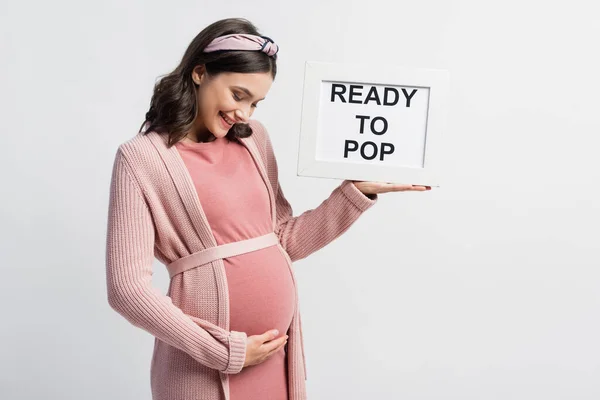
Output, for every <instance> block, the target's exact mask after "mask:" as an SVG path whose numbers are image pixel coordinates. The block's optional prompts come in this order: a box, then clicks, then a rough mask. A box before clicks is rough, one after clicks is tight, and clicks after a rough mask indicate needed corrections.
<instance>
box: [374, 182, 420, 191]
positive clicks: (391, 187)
mask: <svg viewBox="0 0 600 400" xmlns="http://www.w3.org/2000/svg"><path fill="white" fill-rule="evenodd" d="M384 190H386V191H389V192H424V191H426V190H431V186H423V185H405V184H393V183H388V184H386V187H385V189H384Z"/></svg>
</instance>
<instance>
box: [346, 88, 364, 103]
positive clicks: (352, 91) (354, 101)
mask: <svg viewBox="0 0 600 400" xmlns="http://www.w3.org/2000/svg"><path fill="white" fill-rule="evenodd" d="M362 88H363V87H362V85H350V99H349V100H348V102H349V103H354V104H360V100H354V96H359V97H360V96H362V93H361V92H355V91H354V90H355V89H362Z"/></svg>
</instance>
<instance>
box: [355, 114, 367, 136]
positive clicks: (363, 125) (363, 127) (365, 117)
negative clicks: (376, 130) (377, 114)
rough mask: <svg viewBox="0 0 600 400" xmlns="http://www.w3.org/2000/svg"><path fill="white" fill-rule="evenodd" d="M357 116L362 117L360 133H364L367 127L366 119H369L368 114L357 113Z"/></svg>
mask: <svg viewBox="0 0 600 400" xmlns="http://www.w3.org/2000/svg"><path fill="white" fill-rule="evenodd" d="M356 118H358V119H360V133H364V129H365V119H369V118H371V117H369V116H368V115H357V116H356Z"/></svg>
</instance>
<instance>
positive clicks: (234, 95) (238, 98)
mask: <svg viewBox="0 0 600 400" xmlns="http://www.w3.org/2000/svg"><path fill="white" fill-rule="evenodd" d="M233 98H234V99H235V100H236V101H240V100H241V99H240V97H239V96H238V95H237V94H235V93H234V94H233Z"/></svg>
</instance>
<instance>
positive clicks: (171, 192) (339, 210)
mask: <svg viewBox="0 0 600 400" xmlns="http://www.w3.org/2000/svg"><path fill="white" fill-rule="evenodd" d="M250 126H251V128H252V130H253V134H252V135H251V136H250V137H248V138H245V139H242V140H241V141H242V143H243V145H244V146H246V148H247V149H248V151H249V152H250V154H251V155H252V157H253V159H254V161H255V163H256V165H257V167H258V169H259V172H260V174H261V176H262V178H263V180H264V181H265V184H266V187H267V190H268V192H269V199H270V206H271V214H272V221H273V231H274V232H275V233H276V234H277V236H278V237H279V242H280V243H279V244H278V246H280V247H281V249H282V250H284V254H286V255H287V256H288V262H289V263H290V266H291V263H292V262H293V261H295V260H300V259H302V258H305V257H307V256H308V255H310V254H312V253H314V252H315V251H317V250H319V249H320V248H322V247H323V246H325V245H327V244H328V243H330V242H332V241H333V240H335V239H336V238H337V237H339V236H340V235H341V234H342V233H344V232H345V231H346V230H347V229H348V228H349V227H350V226H351V225H352V224H353V223H354V221H356V219H357V218H358V217H359V216H360V215H361V214H362V213H363V212H364V211H366V210H367V209H368V208H369V207H371V206H372V205H373V204H374V203H375V202H376V201H377V196H375V197H374V199H370V198H368V197H367V196H365V195H364V194H363V193H361V192H360V191H359V190H358V189H357V188H356V187H355V186H354V184H353V183H352V182H350V181H348V180H345V181H343V182H342V183H341V184H340V185H339V186H338V187H336V188H335V189H334V190H333V192H332V193H331V195H330V196H329V198H327V199H326V200H324V201H323V202H322V203H321V204H320V205H319V206H318V207H317V208H315V209H313V210H308V211H306V212H304V213H303V214H301V215H299V216H293V214H292V208H291V206H290V204H289V203H288V201H287V200H286V198H285V197H284V195H283V192H282V189H281V186H280V184H279V180H278V177H277V161H276V159H275V155H274V154H273V149H272V145H271V141H270V139H269V135H268V133H267V131H266V129H265V128H264V126H263V125H262V124H261V123H259V122H258V121H256V120H252V121H251V122H250ZM206 190H210V188H207V189H206ZM214 246H216V242H215V238H214V236H213V235H212V231H211V229H210V226H209V225H208V223H207V220H206V217H205V215H204V213H203V211H202V207H201V205H200V202H199V200H198V196H197V193H196V189H195V187H194V184H193V182H192V180H191V177H190V175H189V173H188V171H187V169H186V166H185V164H184V163H183V160H182V158H181V156H180V155H179V153H178V151H177V149H176V148H175V147H174V146H172V147H168V146H167V143H166V136H164V135H160V134H158V133H157V132H149V133H148V134H146V135H144V134H143V133H139V134H137V135H136V136H135V137H133V138H131V139H129V140H128V141H126V142H124V143H122V144H121V145H120V146H119V148H118V150H117V152H116V156H115V160H114V165H113V172H112V181H111V186H110V201H109V212H108V232H107V243H106V283H107V295H108V302H109V304H110V306H111V307H112V308H113V309H114V310H116V311H117V312H118V313H119V314H121V315H122V316H123V317H125V318H126V319H127V320H128V321H129V322H130V323H131V324H133V325H134V326H136V327H139V328H141V329H143V330H145V331H147V332H149V333H150V334H152V335H153V336H154V337H155V341H154V353H153V357H152V364H151V375H150V378H151V386H152V396H153V399H154V400H184V399H185V400H187V399H203V400H217V399H218V400H221V399H225V400H229V385H228V375H229V374H235V373H238V372H239V371H241V369H242V367H243V364H244V360H245V357H246V338H247V336H246V333H245V332H236V331H230V330H229V304H228V297H229V296H228V287H227V280H226V274H225V270H224V265H223V260H222V259H219V260H217V261H214V262H211V263H210V264H206V265H203V266H201V267H198V268H194V269H191V270H189V271H186V272H184V273H181V274H178V275H176V276H174V277H173V278H172V279H171V281H170V283H169V289H168V292H167V294H166V295H163V294H162V293H161V292H160V291H159V290H158V289H157V288H156V287H154V286H153V285H152V263H153V260H154V258H155V257H156V258H157V259H158V260H159V261H160V262H162V263H163V264H165V265H167V264H169V263H171V262H173V261H174V260H177V259H179V258H181V257H184V256H187V255H189V254H192V253H195V252H198V251H200V250H203V249H206V248H209V247H214ZM292 275H293V274H292ZM294 284H295V285H296V281H295V278H294ZM297 293H298V290H297V286H296V294H297ZM283 333H284V332H282V333H281V334H283ZM287 334H288V335H289V339H288V344H287V346H288V350H287V356H288V375H289V376H288V383H289V393H290V400H304V399H306V385H305V379H306V363H305V360H304V347H303V337H302V325H301V320H300V313H299V307H298V302H297V304H296V311H295V315H294V317H293V319H292V323H291V326H290V329H289V331H288V332H287Z"/></svg>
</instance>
